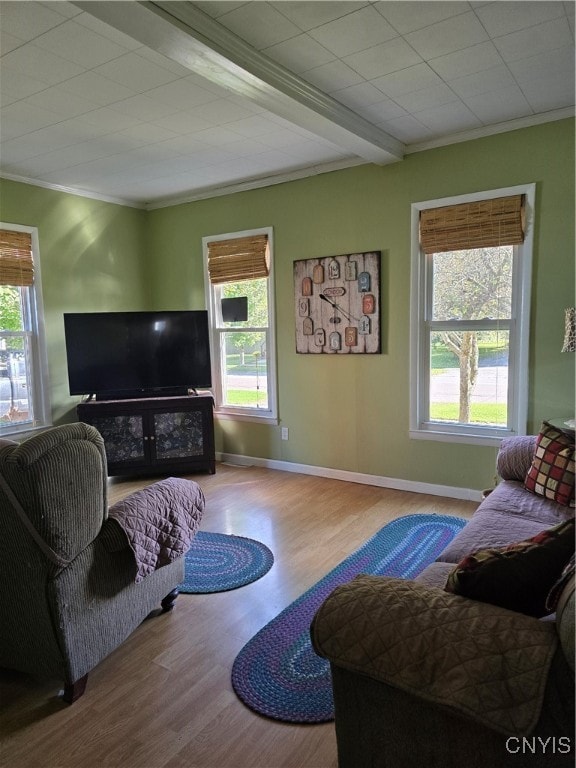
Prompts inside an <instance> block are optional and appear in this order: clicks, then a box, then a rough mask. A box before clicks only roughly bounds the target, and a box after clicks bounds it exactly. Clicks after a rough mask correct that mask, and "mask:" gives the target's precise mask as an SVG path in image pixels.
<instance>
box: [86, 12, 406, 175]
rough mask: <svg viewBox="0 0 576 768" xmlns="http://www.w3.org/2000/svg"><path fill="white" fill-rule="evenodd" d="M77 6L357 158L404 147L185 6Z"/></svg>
mask: <svg viewBox="0 0 576 768" xmlns="http://www.w3.org/2000/svg"><path fill="white" fill-rule="evenodd" d="M74 5H76V6H77V7H78V8H81V9H82V10H83V11H86V13H89V14H91V15H92V16H95V17H96V18H98V19H100V20H101V21H104V22H105V23H107V24H109V25H110V26H112V27H114V28H115V29H118V30H120V31H121V32H124V33H125V34H127V35H129V36H130V37H132V38H133V39H135V40H138V42H140V43H142V44H143V45H146V46H148V47H149V48H151V49H153V50H155V51H157V52H158V53H161V54H162V55H164V56H166V57H168V58H169V59H171V60H172V61H176V62H178V63H179V64H181V65H182V66H184V67H186V68H187V69H189V70H190V71H191V72H195V73H196V74H199V75H201V76H203V77H205V78H207V79H208V80H210V81H211V82H213V83H217V84H218V85H220V86H222V87H223V88H225V89H226V90H228V91H231V92H232V93H235V94H237V95H239V96H242V97H243V98H246V99H249V100H250V101H252V102H254V103H256V104H258V105H259V106H261V107H263V108H264V109H267V110H268V111H269V112H272V113H273V114H275V115H278V116H280V117H283V118H284V119H286V120H288V121H290V122H291V123H293V124H295V125H298V126H300V127H302V128H305V129H306V130H308V131H310V132H312V133H315V134H317V135H318V136H321V137H322V138H324V139H326V140H328V141H331V142H332V143H333V144H336V145H337V146H339V147H341V148H342V149H344V150H345V151H347V152H349V153H351V154H353V155H356V156H357V157H360V158H363V159H364V160H366V161H368V162H371V163H376V164H378V165H386V164H388V163H393V162H397V161H398V160H401V159H402V158H403V156H404V151H405V148H404V145H403V144H402V143H401V142H399V141H398V140H397V139H395V138H394V137H393V136H390V135H389V134H387V133H386V132H385V131H382V130H380V129H379V128H377V127H376V126H374V125H373V124H372V123H370V122H368V121H367V120H365V119H364V118H362V117H360V116H359V115H357V114H356V113H355V112H353V111H352V110H351V109H349V108H348V107H346V106H344V105H343V104H341V103H340V102H338V101H336V99H333V98H332V97H331V96H328V95H327V94H325V93H323V92H322V91H321V90H319V89H318V88H316V87H315V86H313V85H311V84H310V83H308V82H307V81H306V80H304V79H303V78H301V77H299V76H298V75H295V74H294V73H293V72H290V71H289V70H287V69H286V68H285V67H282V66H281V65H280V64H278V63H276V62H275V61H273V60H272V59H270V58H269V57H268V56H265V55H264V54H263V53H260V51H257V50H256V49H255V48H253V47H252V46H250V45H248V44H247V43H246V42H245V41H244V40H242V39H241V38H240V37H238V36H237V35H235V34H234V33H233V32H230V30H228V29H226V28H225V27H223V26H222V25H221V24H218V22H217V21H214V19H212V18H211V17H210V16H208V15H207V14H205V13H204V12H203V11H201V10H199V9H198V8H196V7H195V6H194V4H193V3H189V2H181V1H180V0H179V1H178V2H135V0H128V2H108V1H107V0H104V1H103V2H100V1H95V0H90V1H89V2H84V1H83V0H80V1H78V2H74Z"/></svg>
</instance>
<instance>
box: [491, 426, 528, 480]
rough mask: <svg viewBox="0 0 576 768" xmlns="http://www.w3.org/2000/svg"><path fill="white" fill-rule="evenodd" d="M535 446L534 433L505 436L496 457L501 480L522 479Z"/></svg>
mask: <svg viewBox="0 0 576 768" xmlns="http://www.w3.org/2000/svg"><path fill="white" fill-rule="evenodd" d="M535 448H536V436H535V435H518V436H515V437H505V438H504V440H502V442H501V444H500V450H499V451H498V456H497V458H496V469H497V471H498V474H499V475H500V477H501V478H502V479H503V480H521V481H523V480H524V478H525V477H526V473H527V472H528V470H529V469H530V465H531V464H532V459H533V458H534V450H535Z"/></svg>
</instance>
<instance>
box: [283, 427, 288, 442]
mask: <svg viewBox="0 0 576 768" xmlns="http://www.w3.org/2000/svg"><path fill="white" fill-rule="evenodd" d="M282 440H288V427H282Z"/></svg>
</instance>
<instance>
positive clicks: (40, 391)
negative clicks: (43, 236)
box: [0, 224, 50, 435]
mask: <svg viewBox="0 0 576 768" xmlns="http://www.w3.org/2000/svg"><path fill="white" fill-rule="evenodd" d="M39 272H40V265H39V258H38V237H37V231H36V230H35V229H32V228H30V227H22V226H18V225H16V224H0V434H2V435H6V434H16V433H19V432H25V431H28V430H31V429H36V428H37V427H43V426H47V425H48V423H49V421H48V418H49V416H48V415H49V412H50V408H49V403H48V392H47V387H46V381H47V375H46V372H47V360H46V349H45V344H44V321H43V311H42V293H41V288H40V274H39Z"/></svg>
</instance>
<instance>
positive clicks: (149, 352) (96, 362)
mask: <svg viewBox="0 0 576 768" xmlns="http://www.w3.org/2000/svg"><path fill="white" fill-rule="evenodd" d="M64 332H65V337H66V355H67V358H68V382H69V385H70V394H71V395H95V396H96V398H97V399H98V400H112V399H122V398H138V397H167V396H171V395H185V394H187V393H188V391H189V390H196V389H206V388H208V387H211V386H212V378H211V368H210V344H209V334H208V313H207V312H206V311H205V310H190V311H167V312H71V313H65V314H64Z"/></svg>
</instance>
